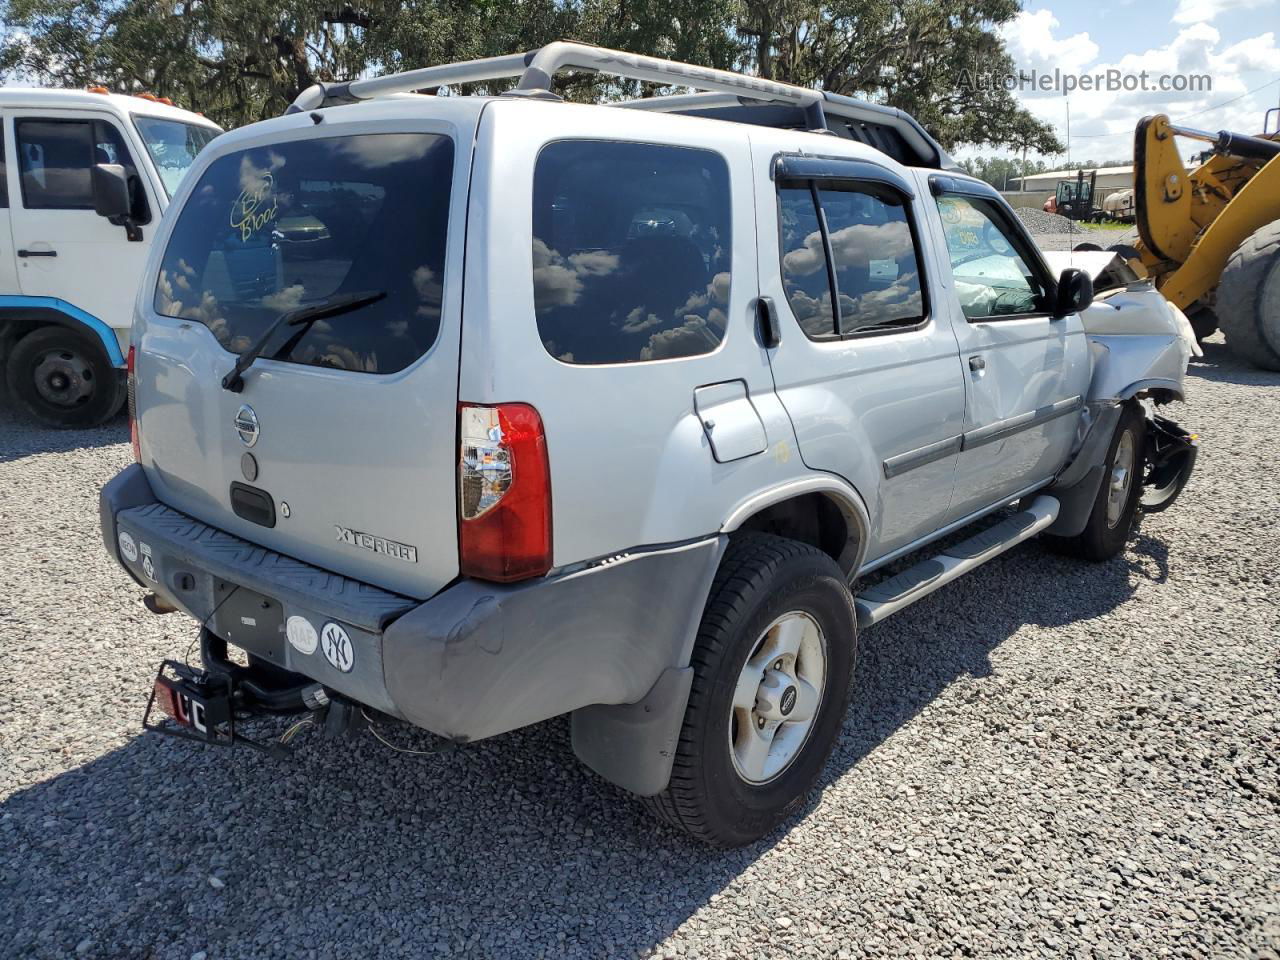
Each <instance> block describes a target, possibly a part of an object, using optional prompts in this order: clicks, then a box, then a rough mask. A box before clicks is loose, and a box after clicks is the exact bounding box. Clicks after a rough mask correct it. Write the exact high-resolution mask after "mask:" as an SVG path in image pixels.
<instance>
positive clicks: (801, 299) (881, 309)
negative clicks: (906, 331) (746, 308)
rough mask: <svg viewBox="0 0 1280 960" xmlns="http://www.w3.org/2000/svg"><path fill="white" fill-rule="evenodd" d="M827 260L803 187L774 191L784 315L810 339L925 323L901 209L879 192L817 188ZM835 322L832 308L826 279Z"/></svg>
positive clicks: (894, 197) (891, 195) (874, 188)
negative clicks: (835, 296)
mask: <svg viewBox="0 0 1280 960" xmlns="http://www.w3.org/2000/svg"><path fill="white" fill-rule="evenodd" d="M817 193H818V201H819V203H820V204H821V214H822V215H823V216H825V218H826V230H827V234H828V237H829V239H830V245H831V253H832V257H833V260H832V262H831V263H828V260H827V256H826V251H825V246H824V243H823V237H822V224H821V223H820V221H819V209H818V207H816V206H815V204H814V199H813V195H812V192H811V190H810V188H809V186H808V184H802V185H784V186H783V187H782V188H781V189H780V190H779V205H780V211H781V216H782V272H783V282H784V284H785V287H786V291H787V299H788V301H789V302H790V303H791V309H792V311H793V312H794V313H795V315H796V319H797V320H799V321H800V326H801V327H802V328H803V329H804V331H805V333H806V334H807V335H808V336H809V337H811V338H812V339H815V340H821V339H829V338H832V337H835V336H836V332H837V329H839V330H841V331H843V333H844V334H845V335H848V334H852V333H866V332H869V331H871V330H892V329H897V328H903V327H911V326H914V325H916V324H918V323H920V322H921V321H922V320H923V319H924V312H925V307H924V297H923V294H922V292H921V281H920V266H919V259H918V257H917V253H916V245H915V240H914V237H913V235H912V231H911V223H910V221H909V220H908V219H907V210H906V203H905V200H904V198H902V197H900V196H899V195H898V194H897V193H896V192H895V191H893V190H890V189H888V188H884V187H880V186H878V185H871V184H867V185H850V186H847V187H845V186H841V187H839V188H836V187H833V186H827V185H823V186H822V187H821V188H820V189H819V190H818V191H817ZM832 273H834V278H835V285H836V290H837V291H838V293H839V308H840V318H839V319H840V323H839V326H838V327H837V324H836V318H835V316H834V314H833V312H832V309H831V276H832Z"/></svg>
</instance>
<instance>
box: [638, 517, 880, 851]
mask: <svg viewBox="0 0 1280 960" xmlns="http://www.w3.org/2000/svg"><path fill="white" fill-rule="evenodd" d="M794 612H799V613H802V614H804V615H805V616H806V617H808V618H809V619H811V620H812V621H813V622H814V623H815V624H816V625H817V626H818V627H819V629H820V633H821V637H820V639H821V641H822V645H823V648H824V649H825V664H826V669H825V677H824V682H823V686H822V691H821V693H820V695H819V697H818V701H817V703H818V706H817V709H816V711H815V712H814V713H813V720H812V723H811V726H810V727H809V729H808V734H807V739H805V740H804V741H803V743H802V745H801V746H800V747H799V748H798V750H797V752H796V753H795V754H794V756H793V757H792V758H791V760H790V761H789V763H788V764H787V765H786V766H784V767H782V768H781V769H780V771H779V772H778V773H777V774H776V775H774V776H772V777H771V778H770V779H768V780H767V782H761V783H753V782H750V781H749V780H747V779H745V778H744V777H743V776H742V775H740V774H739V772H738V768H737V766H736V764H735V761H734V758H733V749H732V747H731V744H730V738H731V736H732V731H733V730H734V729H735V727H734V723H735V722H736V721H735V720H734V710H733V706H732V704H733V695H734V691H735V688H736V686H737V682H738V679H739V676H740V674H741V673H742V672H743V670H744V668H745V667H746V665H747V662H748V660H749V658H750V657H751V655H752V654H753V652H755V647H756V644H757V641H760V640H761V639H762V638H763V637H764V635H765V631H766V629H767V628H768V627H769V626H770V625H771V624H773V623H774V622H775V621H776V620H778V618H779V617H783V616H785V615H787V614H790V613H794ZM856 645H857V625H856V618H855V616H854V609H853V599H852V596H851V594H850V592H849V588H848V586H847V584H846V582H845V578H844V575H843V574H842V573H841V571H840V568H839V567H838V566H837V565H836V564H835V562H834V561H833V560H832V559H831V558H830V557H828V556H827V555H826V554H824V553H822V552H821V551H819V550H818V549H816V548H814V547H811V546H809V545H807V544H804V543H800V542H798V541H795V540H788V539H785V538H783V537H776V536H772V535H769V534H763V533H754V532H750V533H742V534H738V535H736V536H734V538H733V539H732V540H731V541H730V544H729V547H728V550H727V551H726V553H725V556H724V559H723V561H722V562H721V564H720V569H719V571H718V572H717V573H716V578H715V582H714V583H713V584H712V587H711V594H710V596H709V597H708V599H707V606H706V609H705V611H704V613H703V616H702V624H701V626H700V627H699V629H698V638H697V643H696V645H695V648H694V652H693V659H692V665H693V668H694V680H693V689H692V692H691V693H690V695H689V705H688V708H687V709H686V711H685V720H684V726H683V728H682V729H681V732H680V740H679V744H678V746H677V749H676V757H675V762H674V766H673V769H672V773H671V781H670V783H669V784H668V785H667V788H666V790H665V791H663V792H662V793H660V794H658V795H657V796H655V797H649V798H646V799H645V803H646V805H647V806H648V807H649V809H650V810H651V811H653V812H654V813H655V814H656V815H657V816H659V817H661V818H662V819H664V820H666V821H667V822H668V823H670V824H672V825H674V826H676V827H679V828H680V829H681V830H684V831H685V832H686V833H688V834H690V835H691V836H693V837H696V838H697V839H699V840H702V841H705V842H706V843H709V844H712V845H714V846H718V847H733V846H740V845H742V844H745V843H750V842H751V841H753V840H756V839H758V838H760V837H762V836H764V835H765V834H767V833H768V832H769V831H770V830H772V829H773V828H774V827H775V826H777V825H778V824H779V823H781V822H782V820H783V819H785V818H786V816H787V815H788V813H789V812H791V811H792V810H793V809H794V808H795V807H796V806H797V805H798V804H799V803H800V802H801V801H802V800H803V799H804V797H805V795H806V794H807V793H808V792H809V790H810V788H811V787H812V786H813V784H814V782H815V781H816V780H817V779H818V776H819V775H820V774H821V772H822V769H823V767H824V766H825V764H826V762H827V758H828V757H829V756H830V754H831V749H832V747H833V746H834V745H835V741H836V737H837V735H838V734H839V731H840V725H841V723H842V722H843V720H844V715H845V710H846V708H847V706H848V702H849V683H850V678H851V676H852V674H853V662H854V655H855V648H856ZM785 699H786V697H785V695H784V696H783V697H782V701H785ZM782 701H780V702H782ZM794 702H795V698H794V695H793V697H792V703H794ZM788 709H789V708H784V712H785V711H786V710H788Z"/></svg>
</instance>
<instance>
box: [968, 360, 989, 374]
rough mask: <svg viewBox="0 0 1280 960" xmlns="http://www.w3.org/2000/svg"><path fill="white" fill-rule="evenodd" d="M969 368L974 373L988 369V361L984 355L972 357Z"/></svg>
mask: <svg viewBox="0 0 1280 960" xmlns="http://www.w3.org/2000/svg"><path fill="white" fill-rule="evenodd" d="M969 369H970V370H972V371H973V372H974V373H977V372H979V371H981V370H985V369H987V361H986V359H985V358H983V357H970V358H969Z"/></svg>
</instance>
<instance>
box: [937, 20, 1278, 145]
mask: <svg viewBox="0 0 1280 960" xmlns="http://www.w3.org/2000/svg"><path fill="white" fill-rule="evenodd" d="M1001 32H1002V33H1003V35H1004V37H1005V40H1006V43H1007V44H1008V47H1009V51H1010V53H1011V54H1012V55H1013V58H1014V61H1015V63H1017V64H1018V66H1019V67H1021V68H1022V69H1023V70H1024V71H1031V70H1035V71H1038V72H1041V73H1052V71H1053V70H1054V69H1055V68H1057V69H1059V70H1061V71H1063V72H1064V73H1075V74H1090V75H1097V74H1102V73H1104V72H1105V71H1106V70H1108V69H1115V70H1119V71H1120V72H1121V73H1122V74H1126V75H1135V74H1137V73H1139V72H1140V71H1143V70H1146V71H1147V72H1148V74H1149V76H1150V77H1151V80H1152V82H1153V83H1154V82H1158V78H1159V77H1162V76H1168V77H1174V76H1175V75H1190V74H1196V75H1200V76H1207V77H1208V78H1209V83H1210V84H1211V89H1199V90H1185V91H1178V92H1174V91H1159V90H1154V89H1152V90H1149V91H1146V92H1143V91H1136V90H1135V91H1131V92H1108V91H1088V92H1083V91H1080V90H1077V91H1075V92H1074V93H1072V94H1071V95H1070V97H1069V98H1068V97H1063V96H1062V94H1061V92H1054V91H1048V92H1027V91H1019V92H1018V94H1017V96H1018V98H1019V99H1020V100H1021V101H1022V103H1023V104H1024V105H1025V106H1026V107H1027V108H1028V109H1029V110H1031V111H1032V112H1033V113H1035V114H1036V115H1037V116H1038V117H1040V118H1041V119H1043V120H1046V121H1048V122H1050V123H1052V124H1054V126H1055V127H1056V128H1057V130H1058V135H1059V139H1063V140H1065V139H1066V117H1067V109H1068V100H1069V102H1070V113H1071V159H1073V160H1097V161H1103V160H1126V159H1131V158H1132V136H1133V128H1134V125H1135V124H1136V123H1137V121H1138V120H1139V119H1141V118H1142V117H1143V116H1146V115H1148V114H1152V113H1168V114H1169V115H1170V116H1171V117H1172V118H1173V119H1174V121H1175V122H1180V121H1181V122H1185V123H1186V124H1188V125H1190V126H1196V127H1202V128H1208V129H1213V130H1217V129H1220V128H1227V129H1232V130H1236V131H1238V132H1242V133H1258V132H1261V129H1262V118H1263V112H1264V110H1265V109H1266V108H1267V107H1268V106H1276V105H1278V104H1280V48H1278V47H1277V43H1278V41H1280V0H1110V2H1108V3H1106V4H1105V5H1099V6H1093V5H1086V4H1081V3H1068V2H1065V0H1043V2H1041V0H1031V2H1027V3H1026V4H1025V5H1024V8H1023V11H1022V13H1021V14H1019V15H1018V17H1017V18H1016V20H1015V21H1014V22H1013V23H1010V24H1008V25H1006V26H1005V27H1004V28H1002V31H1001ZM1201 83H1202V85H1204V84H1203V81H1201ZM1259 87H1261V89H1256V88H1259ZM1250 91H1254V92H1250ZM1228 101H1230V102H1228ZM1273 129H1274V121H1273ZM1198 149H1200V148H1199V147H1197V146H1196V145H1195V144H1194V143H1192V142H1191V141H1187V142H1186V149H1185V150H1184V154H1186V155H1190V154H1191V153H1193V152H1195V151H1196V150H1198ZM990 152H992V151H991V150H990V149H989V148H988V149H986V150H981V149H979V150H974V149H967V150H961V151H959V153H960V156H961V157H964V156H972V155H974V154H977V153H990ZM1044 159H1046V160H1048V161H1050V162H1052V161H1053V160H1054V159H1065V157H1060V158H1052V157H1046V158H1044Z"/></svg>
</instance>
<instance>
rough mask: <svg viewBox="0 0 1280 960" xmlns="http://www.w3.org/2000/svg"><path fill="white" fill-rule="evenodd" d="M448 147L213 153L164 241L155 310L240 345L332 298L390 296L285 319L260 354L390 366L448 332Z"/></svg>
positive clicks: (390, 142) (346, 141) (444, 141)
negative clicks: (444, 321)
mask: <svg viewBox="0 0 1280 960" xmlns="http://www.w3.org/2000/svg"><path fill="white" fill-rule="evenodd" d="M452 173H453V142H452V141H451V140H450V139H449V138H447V137H442V136H435V135H432V134H417V133H415V134H369V135H363V136H349V137H335V138H331V139H320V140H299V141H295V142H293V143H278V144H272V145H270V146H267V147H262V148H259V149H254V150H245V151H241V152H239V153H232V154H228V155H227V156H224V157H220V158H218V160H216V161H215V162H214V163H213V164H212V165H211V166H210V167H209V169H208V170H206V171H205V173H204V175H203V176H202V177H201V178H200V182H199V183H198V184H197V185H196V187H195V189H194V190H193V191H192V193H191V196H190V197H189V198H188V200H187V203H186V205H185V206H184V207H183V208H182V212H181V214H180V215H179V217H178V222H177V224H176V225H175V226H174V229H173V234H172V236H171V238H170V240H169V246H168V248H167V249H166V250H165V255H164V261H163V263H162V265H161V269H160V276H159V279H158V281H157V283H156V292H155V309H156V311H157V312H158V313H161V314H164V315H165V316H170V317H177V318H180V319H183V320H194V321H196V322H197V323H202V324H204V325H205V326H206V327H208V328H209V330H210V331H211V332H212V333H213V335H214V336H215V337H216V338H217V339H218V342H219V343H220V344H222V346H223V347H225V348H226V349H227V350H230V351H231V352H232V353H237V354H240V353H243V352H245V351H246V350H247V349H248V348H249V347H250V346H251V345H252V344H253V342H254V341H255V340H256V339H257V338H258V337H259V336H260V335H261V334H262V332H263V331H264V330H265V329H266V328H267V327H268V326H269V325H270V324H271V323H272V322H273V321H274V320H275V319H276V318H278V317H279V316H280V315H281V314H282V313H284V312H287V311H290V310H295V309H298V308H299V307H306V306H308V305H310V304H313V303H321V302H323V301H325V300H328V299H330V298H332V297H335V296H341V295H344V294H353V293H365V292H370V291H377V292H382V293H385V297H384V298H383V299H381V300H378V301H377V302H375V303H371V304H369V305H368V306H365V307H362V308H360V309H357V310H353V311H352V312H350V313H346V314H342V315H340V316H336V317H331V318H329V319H325V320H320V321H317V322H315V323H312V324H310V325H309V326H289V325H287V324H286V325H285V326H284V327H282V328H281V329H280V330H278V331H277V332H276V333H275V334H274V335H273V337H272V339H271V340H270V341H269V342H268V344H267V346H266V348H265V349H264V350H263V351H262V354H261V355H262V356H263V357H270V358H272V359H276V360H285V361H290V362H293V363H302V364H310V365H313V366H322V367H334V368H337V369H341V370H355V371H362V372H365V373H394V372H395V371H397V370H403V369H404V368H405V367H407V366H409V364H411V363H413V362H414V361H415V360H417V359H418V357H420V356H422V355H423V354H424V353H426V351H427V350H428V349H430V347H431V345H432V343H434V342H435V339H436V334H437V332H438V331H439V329H440V307H441V302H442V295H443V289H444V287H443V282H444V259H445V245H446V239H447V230H448V216H449V193H450V183H451V178H452Z"/></svg>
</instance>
